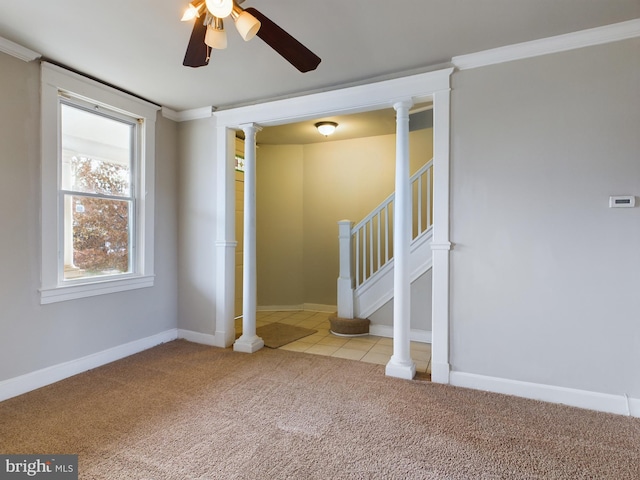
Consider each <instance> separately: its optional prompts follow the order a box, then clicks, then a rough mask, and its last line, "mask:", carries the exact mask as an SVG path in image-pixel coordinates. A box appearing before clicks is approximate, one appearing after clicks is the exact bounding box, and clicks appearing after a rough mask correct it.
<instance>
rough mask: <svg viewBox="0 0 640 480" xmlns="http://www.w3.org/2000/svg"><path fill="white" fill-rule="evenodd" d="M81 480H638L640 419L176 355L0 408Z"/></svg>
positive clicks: (335, 369) (280, 356) (0, 427)
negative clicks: (74, 467)
mask: <svg viewBox="0 0 640 480" xmlns="http://www.w3.org/2000/svg"><path fill="white" fill-rule="evenodd" d="M0 452H2V453H5V454H8V453H23V454H27V453H40V454H43V453H77V454H79V470H80V478H83V479H127V480H131V479H156V480H165V479H176V480H178V479H179V480H190V479H200V480H204V479H225V480H226V479H251V480H256V479H305V480H306V479H322V480H324V479H385V480H386V479H615V480H620V479H638V478H640V419H634V418H629V417H623V416H615V415H608V414H602V413H597V412H591V411H586V410H579V409H575V408H571V407H565V406H559V405H552V404H546V403H541V402H535V401H530V400H524V399H520V398H514V397H508V396H502V395H497V394H489V393H484V392H478V391H472V390H466V389H460V388H454V387H447V386H442V385H437V384H432V383H429V382H424V381H405V380H398V379H393V378H389V377H385V376H384V367H382V366H379V365H373V364H367V363H363V362H355V361H349V360H342V359H337V358H331V357H322V356H314V355H310V354H304V353H296V352H288V351H283V350H271V349H266V348H265V349H262V350H260V351H259V352H257V353H255V354H251V355H250V354H243V353H238V352H233V351H231V349H226V350H224V349H217V348H213V347H207V346H203V345H196V344H192V343H188V342H186V341H182V340H179V341H175V342H171V343H168V344H165V345H161V346H159V347H156V348H154V349H151V350H148V351H146V352H143V353H140V354H138V355H134V356H132V357H129V358H127V359H124V360H121V361H118V362H115V363H112V364H110V365H107V366H104V367H101V368H98V369H96V370H93V371H90V372H87V373H84V374H81V375H77V376H75V377H73V378H70V379H67V380H64V381H62V382H59V383H57V384H55V385H51V386H49V387H45V388H42V389H40V390H37V391H35V392H31V393H28V394H26V395H23V396H21V397H17V398H13V399H10V400H7V401H5V402H2V403H0Z"/></svg>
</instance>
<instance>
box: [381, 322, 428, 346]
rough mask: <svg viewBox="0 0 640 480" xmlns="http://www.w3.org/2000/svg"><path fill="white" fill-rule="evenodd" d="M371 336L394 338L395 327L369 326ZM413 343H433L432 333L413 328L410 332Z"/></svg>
mask: <svg viewBox="0 0 640 480" xmlns="http://www.w3.org/2000/svg"><path fill="white" fill-rule="evenodd" d="M369 334H370V335H375V336H376V337H387V338H393V327H392V326H390V325H369ZM409 339H410V340H411V341H412V342H420V343H431V332H430V331H428V330H418V329H415V328H412V329H411V331H410V332H409Z"/></svg>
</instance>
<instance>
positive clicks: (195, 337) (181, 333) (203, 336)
mask: <svg viewBox="0 0 640 480" xmlns="http://www.w3.org/2000/svg"><path fill="white" fill-rule="evenodd" d="M178 338H183V339H185V340H187V341H189V342H193V343H201V344H202V345H210V346H212V347H221V348H225V345H224V344H221V342H220V341H218V338H217V337H216V336H215V335H211V334H209V333H200V332H194V331H192V330H183V329H178ZM222 343H224V342H222Z"/></svg>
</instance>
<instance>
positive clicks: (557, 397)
mask: <svg viewBox="0 0 640 480" xmlns="http://www.w3.org/2000/svg"><path fill="white" fill-rule="evenodd" d="M450 383H451V385H454V386H457V387H466V388H472V389H475V390H485V391H489V392H495V393H503V394H506V395H515V396H517V397H524V398H530V399H532V400H542V401H545V402H551V403H561V404H564V405H570V406H572V407H578V408H586V409H589V410H597V411H600V412H607V413H615V414H618V415H627V416H632V417H640V399H637V398H629V397H627V396H626V395H612V394H609V393H599V392H591V391H588V390H578V389H574V388H566V387H557V386H554V385H544V384H540V383H529V382H521V381H518V380H509V379H506V378H498V377H488V376H485V375H477V374H474V373H465V372H456V371H453V372H451V373H450Z"/></svg>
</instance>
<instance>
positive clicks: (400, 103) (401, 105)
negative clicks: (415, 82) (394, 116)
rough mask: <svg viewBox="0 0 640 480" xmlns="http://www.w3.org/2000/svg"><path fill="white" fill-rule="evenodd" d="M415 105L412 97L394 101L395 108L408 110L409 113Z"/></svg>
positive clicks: (396, 109)
mask: <svg viewBox="0 0 640 480" xmlns="http://www.w3.org/2000/svg"><path fill="white" fill-rule="evenodd" d="M412 106H413V100H412V99H411V98H403V99H400V100H396V101H394V102H393V109H394V110H395V111H396V112H398V111H400V110H406V111H407V113H408V112H409V109H410V108H411V107H412Z"/></svg>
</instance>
